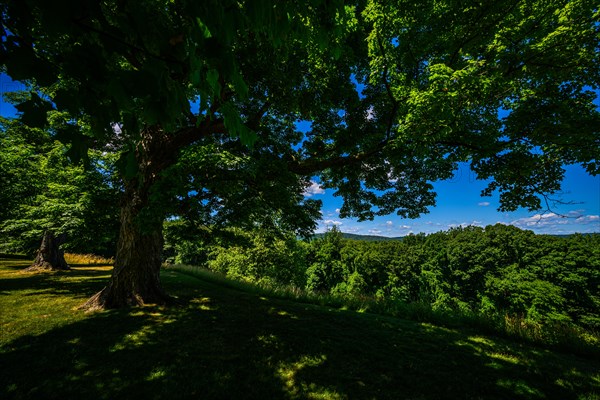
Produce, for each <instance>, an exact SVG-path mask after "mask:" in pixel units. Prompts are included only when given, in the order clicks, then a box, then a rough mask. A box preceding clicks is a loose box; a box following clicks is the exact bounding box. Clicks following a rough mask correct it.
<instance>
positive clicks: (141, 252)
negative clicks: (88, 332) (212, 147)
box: [80, 128, 175, 311]
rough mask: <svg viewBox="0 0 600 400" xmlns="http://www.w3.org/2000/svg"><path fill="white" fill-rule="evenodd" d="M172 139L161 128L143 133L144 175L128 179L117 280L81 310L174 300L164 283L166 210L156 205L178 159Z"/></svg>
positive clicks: (115, 272) (141, 162)
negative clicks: (154, 195) (165, 175)
mask: <svg viewBox="0 0 600 400" xmlns="http://www.w3.org/2000/svg"><path fill="white" fill-rule="evenodd" d="M168 139H169V138H168V136H167V135H166V134H165V133H164V132H163V131H162V130H160V129H158V128H154V129H147V130H145V131H144V132H142V139H141V141H140V144H139V146H138V149H137V151H136V161H137V165H138V174H137V176H136V177H135V178H133V179H129V180H126V181H125V193H124V196H123V200H122V204H121V217H120V222H121V228H120V231H119V240H118V242H117V252H116V257H115V264H114V268H113V272H112V276H111V279H110V281H109V283H108V285H107V286H106V287H105V288H104V289H102V290H101V291H100V292H99V293H96V294H95V295H94V296H93V297H91V298H90V299H89V300H88V301H87V302H86V303H84V304H83V305H82V306H81V307H80V309H84V310H86V311H93V310H98V309H105V308H120V307H129V306H139V305H144V304H165V303H166V302H167V301H168V299H169V297H168V296H167V294H166V293H165V291H164V290H163V288H162V285H161V283H160V267H161V263H162V248H163V234H162V223H163V220H164V212H162V211H161V210H160V207H152V205H153V204H152V199H151V196H150V195H151V188H152V186H153V185H154V184H155V183H156V182H157V181H158V180H159V179H160V173H161V172H162V171H164V170H165V169H166V168H167V167H168V166H169V165H171V164H172V163H173V162H174V161H175V154H174V153H173V151H172V150H171V149H172V148H171V147H170V146H169V140H168Z"/></svg>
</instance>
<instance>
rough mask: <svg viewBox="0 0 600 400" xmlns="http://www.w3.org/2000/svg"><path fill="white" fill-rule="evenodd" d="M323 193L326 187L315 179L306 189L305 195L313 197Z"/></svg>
mask: <svg viewBox="0 0 600 400" xmlns="http://www.w3.org/2000/svg"><path fill="white" fill-rule="evenodd" d="M323 193H325V189H323V188H322V187H321V186H319V184H318V183H317V182H315V181H310V186H308V187H307V188H306V189H304V196H306V197H311V196H314V195H317V194H323Z"/></svg>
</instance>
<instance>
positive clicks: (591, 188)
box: [306, 164, 600, 237]
mask: <svg viewBox="0 0 600 400" xmlns="http://www.w3.org/2000/svg"><path fill="white" fill-rule="evenodd" d="M565 170H566V174H565V179H564V180H563V185H562V186H563V192H564V193H563V194H562V195H561V196H559V198H560V200H561V201H563V202H565V203H568V202H572V203H573V204H569V205H566V204H562V205H559V204H557V205H555V206H554V207H553V209H552V212H549V211H546V212H545V213H544V212H543V211H541V212H530V211H527V210H525V209H523V210H518V211H515V212H498V211H497V208H498V205H499V203H498V196H492V197H480V192H481V190H482V189H483V188H485V186H486V185H485V182H482V181H477V180H476V179H475V177H474V175H473V173H472V172H471V171H470V170H469V168H468V165H466V164H464V165H460V168H459V170H458V171H457V173H456V174H455V176H454V178H453V179H451V180H449V181H443V182H437V183H435V184H434V188H435V191H436V192H437V194H438V197H437V206H435V207H432V208H430V212H429V213H428V214H424V215H423V216H421V217H420V218H418V219H402V218H400V217H398V216H397V215H395V214H392V215H388V216H384V217H377V218H375V219H374V220H373V221H366V222H360V223H359V222H357V221H356V220H355V219H351V218H346V219H341V218H339V208H340V207H341V205H342V200H341V199H340V198H339V197H334V196H333V192H334V190H331V189H328V190H323V189H320V188H319V186H318V184H316V182H315V184H314V185H312V186H311V188H309V190H307V193H306V195H307V196H308V197H310V198H313V199H318V200H322V201H323V209H322V212H323V217H322V219H321V221H320V223H319V228H318V231H319V232H323V231H325V230H327V229H328V228H331V227H332V226H334V225H336V226H337V227H338V228H339V229H340V230H341V231H342V232H348V233H356V234H361V235H378V236H391V237H396V236H405V235H408V234H410V233H420V232H424V233H433V232H437V231H441V230H448V229H450V228H452V227H457V226H467V225H475V226H486V225H492V224H496V223H502V224H508V225H514V226H517V227H519V228H522V229H529V230H532V231H534V232H536V233H543V234H570V233H575V232H580V233H589V232H600V177H591V176H590V175H588V174H587V173H586V172H585V170H583V168H581V167H579V166H566V167H565Z"/></svg>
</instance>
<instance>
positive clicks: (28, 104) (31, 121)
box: [15, 92, 53, 128]
mask: <svg viewBox="0 0 600 400" xmlns="http://www.w3.org/2000/svg"><path fill="white" fill-rule="evenodd" d="M15 108H16V109H17V111H18V112H20V113H21V115H20V117H19V118H20V120H21V121H22V122H23V123H24V124H25V125H27V126H30V127H32V128H43V127H44V126H45V125H46V124H47V121H48V119H47V113H48V111H51V110H52V109H53V107H52V105H51V104H50V102H48V101H46V100H43V99H42V98H41V97H40V96H39V95H38V94H37V93H35V92H32V93H31V99H29V100H27V101H25V102H23V103H21V104H17V105H16V106H15Z"/></svg>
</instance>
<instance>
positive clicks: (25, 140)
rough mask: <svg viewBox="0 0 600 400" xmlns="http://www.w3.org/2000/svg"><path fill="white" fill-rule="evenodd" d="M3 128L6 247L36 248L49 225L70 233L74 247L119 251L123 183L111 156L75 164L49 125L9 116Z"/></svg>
mask: <svg viewBox="0 0 600 400" xmlns="http://www.w3.org/2000/svg"><path fill="white" fill-rule="evenodd" d="M2 124H3V131H2V132H1V133H0V135H1V136H0V176H1V178H0V180H1V181H2V184H3V185H2V187H3V188H6V190H3V191H2V193H0V200H1V204H3V207H2V211H1V212H0V237H2V242H3V251H7V252H26V253H29V254H32V252H33V251H34V250H35V249H37V248H38V247H39V244H40V240H41V238H42V236H43V232H44V231H45V230H52V231H54V232H56V233H57V234H58V233H65V234H67V237H68V241H67V243H66V244H65V245H64V246H63V247H64V248H65V249H66V250H68V251H69V250H70V251H80V252H82V251H87V252H92V253H96V254H111V253H113V252H114V245H115V242H116V234H117V229H118V225H117V224H118V208H117V204H116V202H115V200H116V199H117V198H118V194H119V186H118V184H117V183H116V181H115V179H114V176H113V175H112V174H113V171H112V170H111V165H112V164H111V160H110V157H107V156H103V155H102V154H100V153H97V152H96V153H94V154H92V164H93V168H88V169H84V168H83V167H82V166H80V165H79V166H78V165H73V164H71V163H70V162H69V160H68V159H67V157H66V154H65V148H64V145H63V144H62V143H60V142H58V141H54V140H52V138H51V137H50V136H49V135H48V133H47V132H46V131H43V130H39V129H31V128H27V127H24V126H21V125H19V124H17V123H16V122H15V121H12V120H3V121H2Z"/></svg>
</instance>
